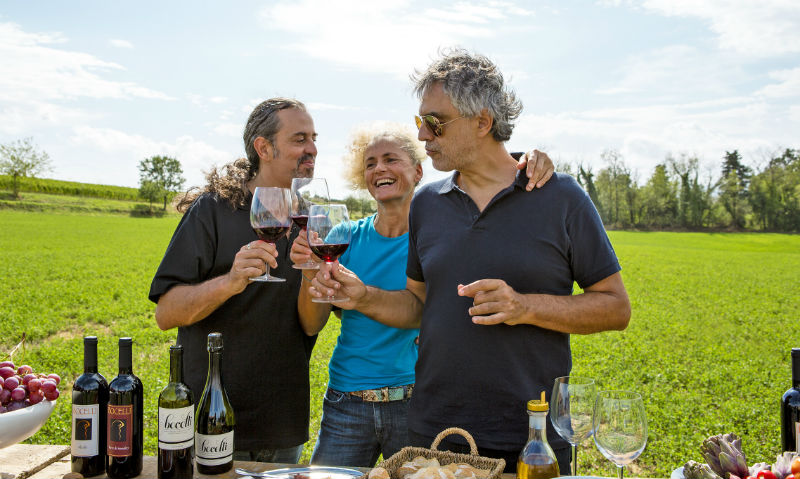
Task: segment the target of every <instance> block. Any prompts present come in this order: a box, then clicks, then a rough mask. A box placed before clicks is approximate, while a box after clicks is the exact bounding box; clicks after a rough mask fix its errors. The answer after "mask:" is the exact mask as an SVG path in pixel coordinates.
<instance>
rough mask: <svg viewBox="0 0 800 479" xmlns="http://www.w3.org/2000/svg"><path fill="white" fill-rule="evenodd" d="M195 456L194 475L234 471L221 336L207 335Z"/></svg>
mask: <svg viewBox="0 0 800 479" xmlns="http://www.w3.org/2000/svg"><path fill="white" fill-rule="evenodd" d="M195 420H196V421H197V430H196V431H197V432H196V434H195V442H194V452H195V462H197V472H199V473H200V474H221V473H223V472H226V471H229V470H230V469H231V468H232V467H233V429H234V426H235V424H236V420H235V419H234V415H233V408H232V407H231V403H230V401H229V400H228V395H227V394H226V393H225V387H224V386H223V385H222V334H221V333H211V334H209V335H208V378H207V379H206V385H205V388H204V389H203V395H202V397H201V398H200V403H199V405H198V406H197V414H196V415H195Z"/></svg>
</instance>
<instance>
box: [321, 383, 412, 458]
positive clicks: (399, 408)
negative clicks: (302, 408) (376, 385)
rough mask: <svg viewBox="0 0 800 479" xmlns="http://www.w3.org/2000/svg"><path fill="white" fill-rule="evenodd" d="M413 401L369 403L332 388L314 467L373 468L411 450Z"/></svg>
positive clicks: (324, 401) (328, 392)
mask: <svg viewBox="0 0 800 479" xmlns="http://www.w3.org/2000/svg"><path fill="white" fill-rule="evenodd" d="M409 400H410V399H401V400H397V401H389V402H367V401H364V400H363V399H361V398H360V397H357V396H352V395H350V394H348V393H345V392H341V391H336V390H334V389H330V388H328V390H327V391H326V392H325V398H324V400H323V404H322V421H321V423H320V427H319V436H317V445H316V446H315V447H314V453H313V454H312V455H311V464H319V465H325V466H352V467H372V466H374V465H375V461H377V460H378V456H380V454H383V457H384V459H388V458H389V456H391V455H392V454H394V453H396V452H397V451H399V450H400V449H401V448H403V447H405V446H408V445H409V444H408V426H407V424H408V421H407V419H408V404H409Z"/></svg>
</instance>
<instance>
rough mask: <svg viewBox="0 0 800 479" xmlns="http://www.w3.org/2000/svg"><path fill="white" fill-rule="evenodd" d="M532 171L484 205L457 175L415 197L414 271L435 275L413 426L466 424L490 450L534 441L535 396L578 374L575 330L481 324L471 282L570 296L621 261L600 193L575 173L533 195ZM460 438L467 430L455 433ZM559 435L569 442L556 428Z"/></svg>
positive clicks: (556, 443) (556, 442)
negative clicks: (593, 195)
mask: <svg viewBox="0 0 800 479" xmlns="http://www.w3.org/2000/svg"><path fill="white" fill-rule="evenodd" d="M526 183H527V177H525V175H524V174H519V175H518V177H517V180H516V181H515V182H514V183H513V184H512V185H510V186H509V187H507V188H506V189H504V190H503V191H501V192H500V193H498V194H497V195H496V196H495V197H494V198H493V199H492V201H491V202H490V203H489V204H488V205H487V206H486V208H484V210H483V211H482V212H481V211H479V210H478V207H477V206H476V205H475V203H474V202H473V201H472V199H471V198H470V197H469V196H468V195H466V194H465V193H464V192H462V191H461V190H460V189H458V187H457V186H455V183H454V182H453V177H451V178H447V179H445V180H442V181H438V182H434V183H430V184H428V185H425V186H423V187H422V188H420V190H419V191H418V192H417V194H416V196H415V197H414V200H413V202H412V203H411V213H410V217H409V251H408V267H407V271H406V273H407V275H408V277H409V278H411V279H413V280H415V281H424V282H425V288H426V297H425V307H424V309H423V313H422V324H421V327H420V336H419V341H420V343H419V359H418V360H417V367H416V387H415V388H414V396H413V398H412V399H411V407H410V411H409V419H408V423H409V429H410V430H411V431H414V432H415V433H417V434H420V435H423V436H427V437H433V436H435V435H436V434H438V433H439V432H441V431H442V430H443V429H445V428H448V427H452V426H457V427H462V428H464V429H466V430H467V431H469V432H470V433H471V434H472V435H473V437H474V438H475V441H476V443H477V445H478V446H479V447H484V448H489V449H497V450H509V451H513V450H517V451H519V450H520V449H522V447H523V446H524V444H525V442H526V440H527V437H528V416H527V413H526V403H527V401H528V400H530V399H538V398H539V397H540V394H541V392H542V391H545V393H546V397H548V398H549V397H550V394H551V391H552V390H553V380H554V378H556V377H558V376H566V375H568V374H569V373H570V369H571V366H572V358H571V353H570V346H569V335H568V334H563V333H559V332H556V331H552V330H548V329H543V328H539V327H536V326H532V325H518V326H509V325H505V324H499V325H493V326H484V325H476V324H474V323H473V322H472V320H471V318H470V316H469V312H468V310H469V308H470V307H471V306H472V298H468V297H461V296H458V294H457V288H458V285H459V284H465V285H466V284H470V283H472V282H474V281H477V280H479V279H502V280H504V281H505V282H506V283H507V284H508V285H509V286H511V287H512V288H513V289H514V290H515V291H517V292H518V293H545V294H554V295H569V294H571V293H572V285H573V281H576V282H577V283H578V285H579V286H581V287H586V286H590V285H592V284H594V283H596V282H598V281H600V280H601V279H604V278H606V277H608V276H610V275H612V274H614V273H616V272H617V271H619V269H620V267H619V263H618V262H617V258H616V256H615V254H614V250H613V249H612V247H611V243H610V241H609V240H608V236H607V235H606V232H605V229H604V228H603V224H602V222H601V221H600V216H599V215H598V214H597V211H596V210H595V208H594V205H593V204H592V202H591V200H590V199H589V196H588V195H587V194H586V193H585V192H584V191H583V190H582V189H581V187H580V186H579V185H578V184H577V182H576V181H575V180H574V179H573V178H572V177H571V176H568V175H563V174H558V173H557V174H555V175H553V177H552V178H551V179H550V181H548V182H547V183H546V184H545V185H544V187H543V188H541V189H536V190H533V191H532V192H528V191H525V189H524V188H525V184H526ZM453 439H454V440H457V439H456V438H453ZM548 441H549V442H550V445H551V446H552V447H553V448H555V449H559V448H563V447H567V444H566V442H564V440H563V439H561V437H559V436H558V434H557V433H555V431H554V429H553V427H552V425H551V426H550V427H548Z"/></svg>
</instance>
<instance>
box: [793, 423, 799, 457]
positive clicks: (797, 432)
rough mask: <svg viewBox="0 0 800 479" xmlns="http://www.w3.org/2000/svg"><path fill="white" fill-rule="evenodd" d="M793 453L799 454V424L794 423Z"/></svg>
mask: <svg viewBox="0 0 800 479" xmlns="http://www.w3.org/2000/svg"><path fill="white" fill-rule="evenodd" d="M794 440H795V442H796V444H795V452H797V453H798V454H800V422H796V423H794Z"/></svg>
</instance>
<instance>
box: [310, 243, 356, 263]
mask: <svg viewBox="0 0 800 479" xmlns="http://www.w3.org/2000/svg"><path fill="white" fill-rule="evenodd" d="M348 246H350V244H349V243H335V244H317V245H312V246H311V251H313V252H314V254H315V255H317V256H319V257H320V258H322V260H323V261H325V262H326V263H333V262H334V261H336V259H337V258H338V257H339V256H341V255H342V253H344V252H345V251H346V250H347V247H348Z"/></svg>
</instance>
